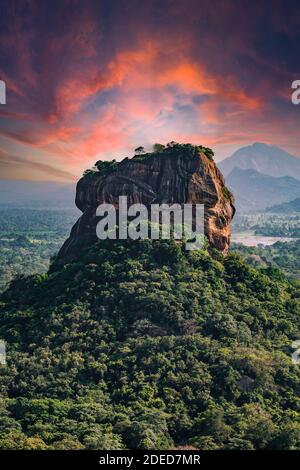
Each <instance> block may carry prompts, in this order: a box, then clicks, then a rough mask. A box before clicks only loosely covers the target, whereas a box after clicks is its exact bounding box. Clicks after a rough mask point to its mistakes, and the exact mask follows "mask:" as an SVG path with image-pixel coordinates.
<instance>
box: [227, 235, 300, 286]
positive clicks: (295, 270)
mask: <svg viewBox="0 0 300 470" xmlns="http://www.w3.org/2000/svg"><path fill="white" fill-rule="evenodd" d="M230 249H231V251H234V252H235V253H239V254H240V255H242V256H243V257H244V259H245V261H246V262H247V263H249V264H250V265H251V266H254V267H267V266H275V267H277V268H279V269H281V270H282V271H283V272H284V273H285V275H286V276H288V277H290V278H296V279H300V240H295V241H292V242H276V243H274V244H273V245H269V246H255V247H254V246H253V247H249V246H245V245H242V244H237V243H233V244H232V245H231V248H230Z"/></svg>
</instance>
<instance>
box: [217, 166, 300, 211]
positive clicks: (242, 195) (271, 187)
mask: <svg viewBox="0 0 300 470" xmlns="http://www.w3.org/2000/svg"><path fill="white" fill-rule="evenodd" d="M226 182H227V186H228V187H229V188H230V189H231V191H232V192H233V194H234V195H235V200H236V207H237V209H239V210H242V211H249V210H264V209H266V208H267V207H270V206H272V205H274V204H281V203H284V202H289V201H291V200H293V199H295V198H297V197H299V195H300V181H298V180H297V179H295V178H292V177H290V176H283V177H280V178H274V177H273V176H269V175H265V174H262V173H259V172H258V171H255V170H242V169H240V168H234V169H233V170H232V171H231V173H230V174H229V175H228V177H227V178H226Z"/></svg>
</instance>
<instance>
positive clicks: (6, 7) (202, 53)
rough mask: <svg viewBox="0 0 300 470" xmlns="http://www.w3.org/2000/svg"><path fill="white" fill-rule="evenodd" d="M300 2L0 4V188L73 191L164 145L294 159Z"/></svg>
mask: <svg viewBox="0 0 300 470" xmlns="http://www.w3.org/2000/svg"><path fill="white" fill-rule="evenodd" d="M299 45H300V8H299V2H297V1H291V0H285V1H276V0H273V1H272V2H271V1H266V2H264V1H263V0H260V1H253V0H252V1H247V0H209V1H206V0H95V1H94V0H60V1H56V0H51V1H47V0H36V1H35V0H33V1H31V0H15V1H14V0H9V1H6V0H1V6H0V79H2V80H4V81H5V82H6V85H7V104H6V105H0V178H10V179H11V178H17V179H20V178H24V179H33V180H58V181H72V180H74V179H76V178H78V176H80V175H81V174H82V172H83V170H84V169H85V168H88V167H91V166H92V164H93V163H94V162H95V161H96V160H99V159H111V158H116V159H122V158H124V157H125V156H130V155H132V151H133V149H134V148H135V147H137V146H139V145H143V146H145V147H146V148H147V149H148V148H149V149H150V147H151V145H152V144H153V143H154V142H161V143H166V142H168V141H170V140H176V141H179V142H191V143H195V144H202V145H205V146H210V147H212V148H213V149H214V150H215V153H216V160H220V159H222V158H224V157H226V156H228V155H230V154H231V153H232V152H233V151H234V150H235V149H237V148H239V147H241V146H244V145H247V144H251V143H253V142H265V143H269V144H272V145H278V146H281V147H283V148H284V149H285V150H288V151H290V152H291V153H293V154H295V155H297V156H300V139H299V133H300V106H295V105H293V104H292V103H291V83H292V81H293V80H296V79H299V80H300V47H299Z"/></svg>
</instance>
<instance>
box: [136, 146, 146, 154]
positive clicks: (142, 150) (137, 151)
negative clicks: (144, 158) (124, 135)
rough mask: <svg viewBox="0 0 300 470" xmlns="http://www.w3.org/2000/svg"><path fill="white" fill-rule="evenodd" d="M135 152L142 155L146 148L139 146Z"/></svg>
mask: <svg viewBox="0 0 300 470" xmlns="http://www.w3.org/2000/svg"><path fill="white" fill-rule="evenodd" d="M134 153H135V154H136V155H142V154H143V153H145V149H144V147H137V148H136V149H134Z"/></svg>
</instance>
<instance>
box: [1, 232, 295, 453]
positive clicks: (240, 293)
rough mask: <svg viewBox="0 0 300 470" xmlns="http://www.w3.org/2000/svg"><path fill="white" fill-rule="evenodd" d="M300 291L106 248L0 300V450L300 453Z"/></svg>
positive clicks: (166, 246) (130, 246)
mask: <svg viewBox="0 0 300 470" xmlns="http://www.w3.org/2000/svg"><path fill="white" fill-rule="evenodd" d="M299 296H300V290H299V283H298V282H297V281H293V282H291V281H288V280H287V279H286V278H285V277H284V275H283V274H282V273H281V272H280V271H278V270H277V269H275V268H271V267H269V268H260V269H255V268H252V267H250V266H249V265H247V264H246V263H245V262H244V261H243V260H242V258H240V257H239V256H238V255H236V254H230V255H228V256H227V257H226V258H224V257H223V256H222V255H220V254H219V253H216V252H214V253H212V254H209V253H208V252H206V251H205V250H203V251H200V252H199V251H198V252H195V251H193V252H186V251H185V250H184V246H183V245H181V244H175V243H174V242H172V241H162V240H160V241H153V242H151V241H149V240H147V241H123V242H109V241H106V242H97V243H96V244H95V245H93V246H92V247H91V248H90V249H87V250H86V251H84V252H82V254H81V256H80V258H79V259H78V261H77V262H76V263H73V264H69V265H65V266H63V265H62V266H60V267H59V268H57V270H56V271H53V270H52V272H51V273H49V274H44V275H35V276H31V277H29V278H24V279H17V280H16V281H14V282H13V283H12V285H11V286H10V288H9V289H8V290H7V291H6V292H5V293H4V294H3V295H2V297H1V315H0V338H2V339H4V340H5V341H6V346H7V353H8V357H7V365H6V366H5V365H2V366H0V367H1V396H2V397H3V398H2V400H1V408H0V416H1V417H0V448H2V449H47V448H50V449H82V448H84V449H123V448H144V449H145V448H147V449H154V448H155V449H169V448H175V447H178V446H182V445H190V446H194V447H196V448H199V449H259V448H262V449H268V448H273V449H295V448H297V449H299V448H300V414H299V411H300V399H299V396H300V379H299V366H297V365H294V364H293V363H292V360H291V354H292V352H293V350H292V341H293V340H295V339H298V338H299V334H300V328H299V326H300V316H299V314H300V306H299Z"/></svg>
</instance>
